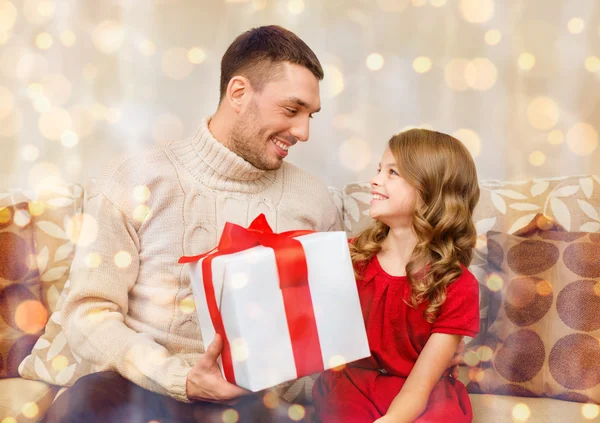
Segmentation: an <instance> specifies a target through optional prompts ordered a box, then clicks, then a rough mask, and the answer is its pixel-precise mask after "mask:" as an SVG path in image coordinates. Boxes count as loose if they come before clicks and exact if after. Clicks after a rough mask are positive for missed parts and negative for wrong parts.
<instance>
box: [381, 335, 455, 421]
mask: <svg viewBox="0 0 600 423" xmlns="http://www.w3.org/2000/svg"><path fill="white" fill-rule="evenodd" d="M461 339H462V336H461V335H450V334H446V333H434V334H432V335H431V336H430V337H429V339H428V340H427V343H426V344H425V347H424V348H423V351H421V354H419V358H418V359H417V362H416V363H415V366H414V367H413V369H412V371H411V372H410V374H409V375H408V378H407V379H406V382H405V383H404V386H402V389H401V390H400V392H399V393H398V395H396V398H394V400H393V401H392V404H391V405H390V408H389V409H388V411H387V414H386V415H385V416H383V417H382V418H381V419H379V420H378V422H380V423H384V422H385V423H387V422H389V423H401V422H412V421H413V420H415V419H416V418H417V417H419V416H420V415H421V414H423V412H424V411H425V409H426V408H427V403H428V401H429V395H430V394H431V391H433V388H434V387H435V385H436V383H438V381H439V380H440V378H441V377H442V375H443V374H444V371H446V369H447V368H448V362H449V361H450V360H451V359H452V356H453V355H454V353H455V352H456V347H457V346H458V344H459V342H460V340H461Z"/></svg>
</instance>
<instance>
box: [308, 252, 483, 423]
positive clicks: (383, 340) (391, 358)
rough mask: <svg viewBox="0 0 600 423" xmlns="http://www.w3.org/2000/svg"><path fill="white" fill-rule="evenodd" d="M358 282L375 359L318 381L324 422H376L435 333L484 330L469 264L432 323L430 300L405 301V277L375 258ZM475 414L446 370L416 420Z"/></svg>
mask: <svg viewBox="0 0 600 423" xmlns="http://www.w3.org/2000/svg"><path fill="white" fill-rule="evenodd" d="M357 284H358V293H359V296H360V302H361V307H362V312H363V316H364V319H365V325H366V328H367V337H368V339H369V346H370V349H371V357H368V358H365V359H363V360H359V361H355V362H354V363H351V364H349V365H347V366H346V367H345V368H344V369H343V370H341V371H333V370H329V371H326V372H324V373H323V374H321V376H320V377H319V379H317V382H316V383H315V386H314V388H313V403H314V405H315V411H316V413H317V416H318V418H319V419H320V421H321V422H322V423H330V422H343V423H363V422H368V423H372V422H373V421H374V420H376V419H378V418H379V417H381V416H383V415H384V414H385V413H386V412H387V410H388V408H389V406H390V404H391V402H392V400H393V399H394V398H395V397H396V395H397V394H398V392H399V391H400V389H401V388H402V385H403V384H404V382H405V381H406V378H407V377H408V375H409V374H410V371H411V370H412V368H413V366H414V365H415V363H416V362H417V358H418V357H419V353H420V352H421V351H422V350H423V347H425V343H426V342H427V340H428V339H429V336H430V335H431V334H432V333H449V334H458V335H467V336H471V337H473V336H475V334H476V333H477V332H478V331H479V285H478V283H477V280H476V279H475V277H474V276H473V274H472V273H471V272H469V271H468V270H467V269H466V268H464V267H463V273H462V275H461V276H460V277H459V278H458V279H457V280H455V281H454V282H453V283H451V284H450V286H449V287H448V289H447V295H446V301H445V302H444V304H442V308H441V311H440V314H439V316H438V318H437V319H436V321H435V322H434V323H433V324H431V323H429V322H427V320H425V317H424V316H423V311H424V310H425V308H426V305H425V304H421V305H420V306H419V307H418V308H413V307H410V306H409V305H407V304H406V303H405V302H404V301H403V300H402V299H403V298H404V299H406V300H408V299H409V298H410V285H409V283H408V280H407V278H406V276H391V275H389V274H387V273H386V272H385V271H384V270H383V269H382V268H381V265H380V264H379V260H377V257H376V256H374V257H373V259H372V260H371V261H370V262H369V263H368V264H367V266H366V268H365V270H364V272H363V276H362V278H360V279H359V280H358V281H357ZM472 417H473V415H472V410H471V403H470V401H469V396H468V394H467V390H466V389H465V386H464V385H463V384H462V383H461V382H459V381H458V380H455V379H453V378H452V377H451V376H449V375H448V374H444V376H443V377H442V378H441V379H440V381H439V382H438V383H437V385H436V386H435V388H434V389H433V391H432V392H431V395H430V397H429V403H428V404H427V409H426V411H425V412H424V413H423V414H422V415H421V416H420V417H419V418H418V419H417V420H415V421H416V422H453V423H460V422H470V421H471V420H472Z"/></svg>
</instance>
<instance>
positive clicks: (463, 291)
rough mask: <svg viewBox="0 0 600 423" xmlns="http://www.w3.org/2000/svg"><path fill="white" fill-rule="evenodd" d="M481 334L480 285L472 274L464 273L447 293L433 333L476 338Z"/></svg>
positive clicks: (451, 285) (433, 326)
mask: <svg viewBox="0 0 600 423" xmlns="http://www.w3.org/2000/svg"><path fill="white" fill-rule="evenodd" d="M478 332H479V283H478V282H477V279H476V278H475V276H473V274H472V273H471V272H469V271H468V270H467V269H465V268H463V273H462V275H460V276H459V277H458V279H456V280H455V281H454V282H453V283H451V284H450V286H448V289H447V291H446V301H445V302H444V304H442V307H441V311H440V314H439V315H438V317H437V319H436V320H435V322H434V323H433V325H432V330H431V333H447V334H454V335H466V336H470V337H475V335H476V334H477V333H478Z"/></svg>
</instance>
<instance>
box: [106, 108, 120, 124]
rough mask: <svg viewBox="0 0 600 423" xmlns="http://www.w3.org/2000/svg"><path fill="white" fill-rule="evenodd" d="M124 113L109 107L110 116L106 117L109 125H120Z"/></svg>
mask: <svg viewBox="0 0 600 423" xmlns="http://www.w3.org/2000/svg"><path fill="white" fill-rule="evenodd" d="M121 117H122V113H121V110H120V109H119V108H117V107H109V108H108V114H107V115H106V121H107V122H108V123H112V124H115V123H118V122H119V121H120V120H121Z"/></svg>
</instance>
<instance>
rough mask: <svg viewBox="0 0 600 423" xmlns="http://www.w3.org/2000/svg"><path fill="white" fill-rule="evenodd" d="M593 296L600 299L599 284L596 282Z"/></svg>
mask: <svg viewBox="0 0 600 423" xmlns="http://www.w3.org/2000/svg"><path fill="white" fill-rule="evenodd" d="M593 289H594V294H596V295H597V296H599V297H600V282H596V283H595V284H594V288H593Z"/></svg>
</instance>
